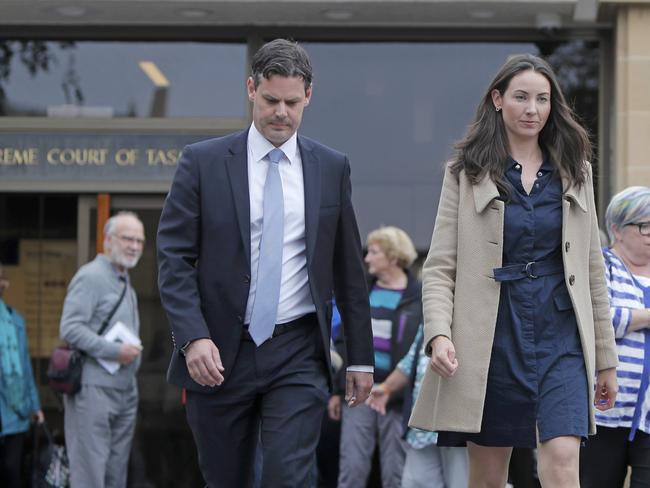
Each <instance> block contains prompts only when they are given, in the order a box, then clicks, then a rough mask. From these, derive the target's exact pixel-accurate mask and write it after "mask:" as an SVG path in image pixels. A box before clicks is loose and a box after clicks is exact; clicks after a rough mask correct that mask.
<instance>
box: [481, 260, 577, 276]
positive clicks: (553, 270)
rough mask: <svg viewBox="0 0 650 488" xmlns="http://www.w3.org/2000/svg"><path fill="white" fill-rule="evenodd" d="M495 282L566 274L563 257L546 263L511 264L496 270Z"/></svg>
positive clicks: (545, 261)
mask: <svg viewBox="0 0 650 488" xmlns="http://www.w3.org/2000/svg"><path fill="white" fill-rule="evenodd" d="M493 271H494V280H495V281H514V280H522V279H524V278H531V279H535V278H539V277H540V276H549V275H554V274H561V273H564V265H563V264H562V259H561V257H556V258H549V259H545V260H544V261H530V262H528V263H525V264H509V265H506V266H503V267H501V268H494V270H493Z"/></svg>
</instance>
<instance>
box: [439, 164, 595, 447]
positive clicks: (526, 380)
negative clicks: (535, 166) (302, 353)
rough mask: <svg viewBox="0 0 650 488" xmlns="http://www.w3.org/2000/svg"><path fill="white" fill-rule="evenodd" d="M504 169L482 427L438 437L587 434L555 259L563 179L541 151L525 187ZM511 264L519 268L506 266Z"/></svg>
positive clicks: (512, 170)
mask: <svg viewBox="0 0 650 488" xmlns="http://www.w3.org/2000/svg"><path fill="white" fill-rule="evenodd" d="M505 176H506V178H507V180H508V181H509V183H510V185H511V189H512V190H511V195H510V196H509V199H508V197H507V196H504V199H505V201H506V205H505V219H504V236H503V237H504V239H503V266H504V268H501V270H500V271H499V270H495V277H496V278H497V279H498V280H499V277H502V278H503V280H499V281H501V294H500V299H499V311H498V316H497V323H496V330H495V335H494V343H493V346H492V356H491V359H490V370H489V373H488V382H487V392H486V397H485V405H484V408H483V420H482V425H481V432H479V433H477V434H467V433H456V432H441V433H440V435H439V438H438V445H443V446H444V445H447V446H450V445H451V446H454V445H461V444H462V443H463V442H464V441H471V442H474V443H475V444H478V445H482V446H494V447H509V446H512V447H536V445H537V439H538V437H537V436H538V435H539V441H540V442H544V441H546V440H549V439H552V438H554V437H558V436H567V435H570V436H578V437H586V436H587V434H588V428H589V405H588V402H589V395H588V385H587V374H586V370H585V364H584V358H583V354H582V346H581V344H580V337H579V332H578V326H577V322H576V318H575V313H574V311H573V307H572V305H571V299H570V297H569V293H568V291H567V288H566V284H565V282H564V271H563V267H562V182H561V179H560V177H559V174H558V173H557V172H556V171H555V170H554V167H553V165H552V163H550V161H548V159H545V161H544V163H543V164H542V166H541V168H540V169H539V172H538V173H537V180H536V181H535V183H534V184H533V187H532V189H531V192H530V194H527V193H526V191H525V190H524V188H523V185H522V183H521V166H520V165H519V164H518V163H517V162H516V161H514V160H512V159H511V160H509V162H508V168H507V170H506V174H505ZM531 262H536V263H537V264H535V265H531V266H529V267H528V268H526V269H525V271H522V265H524V268H525V265H526V263H531ZM513 265H519V266H518V270H519V272H518V273H508V272H507V271H508V269H510V268H515V266H513ZM504 270H505V271H506V272H505V273H504ZM461 367H462V365H461Z"/></svg>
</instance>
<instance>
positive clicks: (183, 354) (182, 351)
mask: <svg viewBox="0 0 650 488" xmlns="http://www.w3.org/2000/svg"><path fill="white" fill-rule="evenodd" d="M190 344H192V341H187V342H186V343H185V344H183V345H182V346H181V348H180V349H179V350H178V352H179V353H180V355H181V356H183V357H185V354H186V353H187V348H188V347H190Z"/></svg>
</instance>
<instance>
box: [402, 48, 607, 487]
mask: <svg viewBox="0 0 650 488" xmlns="http://www.w3.org/2000/svg"><path fill="white" fill-rule="evenodd" d="M457 149H458V155H457V159H456V161H455V162H454V163H451V164H449V165H448V166H447V168H446V172H445V177H444V182H443V188H442V193H441V197H440V204H439V207H438V216H437V218H436V224H435V229H434V232H433V237H432V242H431V249H430V251H429V255H428V258H427V260H426V262H425V265H424V269H423V273H422V277H423V308H424V321H425V340H424V343H425V344H426V352H427V354H429V355H431V368H430V369H429V370H428V371H427V373H426V375H425V378H424V380H423V383H422V388H421V390H420V394H419V396H418V399H417V402H416V405H415V408H414V410H413V413H412V416H411V421H410V424H411V426H414V427H419V428H423V429H426V430H436V431H441V436H440V438H439V439H440V440H439V443H442V444H443V445H444V444H445V443H446V442H449V443H450V445H453V443H454V442H460V441H467V444H468V452H469V456H470V487H472V488H474V487H478V486H486V487H491V486H495V487H496V486H499V487H503V486H504V484H505V481H506V477H507V466H508V460H509V457H510V453H511V450H512V447H535V445H537V447H538V448H539V463H538V470H539V475H540V480H541V482H542V484H543V486H549V487H551V486H552V487H554V488H561V487H578V486H579V484H578V456H579V446H580V439H581V437H584V436H586V435H587V433H590V434H593V433H594V432H595V424H594V410H593V405H594V404H595V405H596V408H599V409H601V410H604V409H608V408H611V406H612V405H613V404H614V400H615V397H616V389H617V387H616V374H615V367H616V366H617V364H618V360H617V354H616V347H615V343H614V334H613V328H612V324H611V318H610V313H609V303H608V294H607V286H606V282H605V274H604V266H603V258H602V254H601V251H600V241H599V233H598V222H597V217H596V210H595V204H594V194H593V182H592V173H591V167H590V166H589V164H588V163H585V162H584V161H585V160H586V159H587V157H588V156H589V144H588V138H587V135H586V133H585V131H584V129H582V127H580V126H579V125H578V124H577V123H576V122H575V121H574V119H573V118H572V114H571V111H570V109H569V108H568V106H567V105H566V102H565V100H564V97H563V95H562V93H561V91H560V88H559V85H558V83H557V80H556V78H555V75H554V74H553V72H552V70H551V68H550V67H549V66H548V64H547V63H546V62H544V61H543V60H541V59H540V58H537V57H535V56H531V55H520V56H514V57H512V58H510V59H509V60H508V61H507V62H506V64H505V65H504V66H503V67H502V68H501V70H500V72H499V73H498V74H497V76H496V77H495V79H494V80H493V82H492V83H491V85H490V87H489V88H488V90H487V92H486V94H485V96H484V97H483V100H482V103H481V104H480V106H479V108H478V111H477V117H476V120H475V123H474V124H473V125H472V126H471V127H470V130H469V132H468V134H467V136H466V137H465V139H464V140H463V141H461V142H460V143H459V144H458V145H457ZM533 261H535V264H533ZM596 374H597V385H596V387H594V375H596ZM531 444H532V445H531Z"/></svg>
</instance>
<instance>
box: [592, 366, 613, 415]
mask: <svg viewBox="0 0 650 488" xmlns="http://www.w3.org/2000/svg"><path fill="white" fill-rule="evenodd" d="M617 393H618V382H617V381H616V368H609V369H603V370H602V371H598V376H597V377H596V394H595V395H594V406H595V407H596V408H597V409H598V410H609V409H610V408H612V407H613V406H614V403H615V402H616V394H617Z"/></svg>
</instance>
